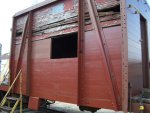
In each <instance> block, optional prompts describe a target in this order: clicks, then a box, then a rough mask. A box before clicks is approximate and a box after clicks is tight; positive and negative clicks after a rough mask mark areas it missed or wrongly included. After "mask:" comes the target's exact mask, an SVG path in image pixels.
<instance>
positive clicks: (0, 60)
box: [0, 44, 2, 73]
mask: <svg viewBox="0 0 150 113" xmlns="http://www.w3.org/2000/svg"><path fill="white" fill-rule="evenodd" d="M1 63H2V44H0V73H1Z"/></svg>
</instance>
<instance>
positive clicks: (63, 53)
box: [0, 0, 150, 113]
mask: <svg viewBox="0 0 150 113" xmlns="http://www.w3.org/2000/svg"><path fill="white" fill-rule="evenodd" d="M149 43H150V8H149V6H148V3H147V2H146V1H145V0H46V1H44V2H42V3H40V4H37V5H35V6H32V7H30V8H27V9H25V10H23V11H20V12H18V13H16V14H15V15H14V17H13V27H12V41H11V55H10V84H11V83H13V81H14V79H15V77H16V76H17V74H18V72H19V70H21V71H22V75H21V76H22V93H23V95H24V96H26V97H28V98H29V101H28V107H29V108H31V109H38V108H39V106H40V103H42V100H53V101H61V102H66V103H73V104H77V105H78V106H79V108H80V110H90V111H92V112H95V111H96V110H98V109H100V108H106V109H112V110H115V111H124V112H127V111H136V113H138V112H140V111H138V110H139V108H138V107H141V104H142V106H144V107H145V109H143V110H144V113H149V112H150V105H149V103H150V102H147V100H148V99H149V98H150V96H143V95H144V94H147V95H149V92H148V90H149V88H150V74H149V58H150V57H149V50H150V49H149V47H150V44H149ZM19 84H20V82H19V81H17V82H16V83H15V85H14V88H13V90H12V93H15V94H19V86H20V85H19ZM8 88H9V86H0V90H1V91H5V92H6V91H7V90H8ZM141 95H142V96H141ZM136 97H137V98H136ZM139 98H140V99H139ZM144 99H145V101H144ZM139 100H142V101H140V102H139ZM141 110H142V109H141Z"/></svg>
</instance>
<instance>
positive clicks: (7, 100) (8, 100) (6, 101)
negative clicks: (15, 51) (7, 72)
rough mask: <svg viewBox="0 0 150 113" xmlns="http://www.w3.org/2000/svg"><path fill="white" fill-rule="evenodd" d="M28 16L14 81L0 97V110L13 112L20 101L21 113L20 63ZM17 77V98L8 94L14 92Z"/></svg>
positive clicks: (8, 112) (26, 26) (27, 21)
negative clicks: (18, 94) (0, 99)
mask: <svg viewBox="0 0 150 113" xmlns="http://www.w3.org/2000/svg"><path fill="white" fill-rule="evenodd" d="M28 18H29V16H28V15H27V19H26V23H25V26H24V29H23V33H22V41H21V47H20V53H19V57H18V62H17V69H16V74H15V75H16V77H15V78H14V81H13V82H12V84H11V85H10V87H9V89H8V91H7V93H6V94H5V96H4V98H3V99H2V101H1V103H0V110H1V111H5V112H7V113H14V111H15V110H16V108H17V107H18V105H19V103H20V113H22V70H21V65H22V59H23V53H24V49H25V44H26V37H27V34H28V32H27V29H28V26H29V19H28ZM18 79H20V82H19V88H20V96H19V97H18V98H16V97H9V96H8V95H9V94H10V92H11V91H12V92H14V88H15V83H16V81H17V80H18ZM10 103H13V106H12V107H10ZM6 104H8V106H6Z"/></svg>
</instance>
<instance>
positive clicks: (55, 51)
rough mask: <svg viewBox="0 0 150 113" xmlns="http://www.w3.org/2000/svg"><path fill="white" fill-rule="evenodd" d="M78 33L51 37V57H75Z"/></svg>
mask: <svg viewBox="0 0 150 113" xmlns="http://www.w3.org/2000/svg"><path fill="white" fill-rule="evenodd" d="M77 40H78V34H77V33H73V34H67V35H62V36H58V37H54V38H52V49H51V51H52V52H51V58H52V59H58V58H74V57H77Z"/></svg>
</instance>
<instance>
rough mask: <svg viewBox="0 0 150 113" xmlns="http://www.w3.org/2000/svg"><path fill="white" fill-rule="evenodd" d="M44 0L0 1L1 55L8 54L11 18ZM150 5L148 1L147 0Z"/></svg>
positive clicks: (149, 0)
mask: <svg viewBox="0 0 150 113" xmlns="http://www.w3.org/2000/svg"><path fill="white" fill-rule="evenodd" d="M42 1H44V0H1V3H0V15H1V16H0V43H2V45H3V49H2V53H6V52H9V50H10V39H11V32H10V29H11V27H12V16H13V15H14V14H15V13H16V12H18V11H20V10H22V9H25V8H27V7H30V6H32V5H34V4H36V3H39V2H42ZM147 1H148V2H149V4H150V0H147Z"/></svg>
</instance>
